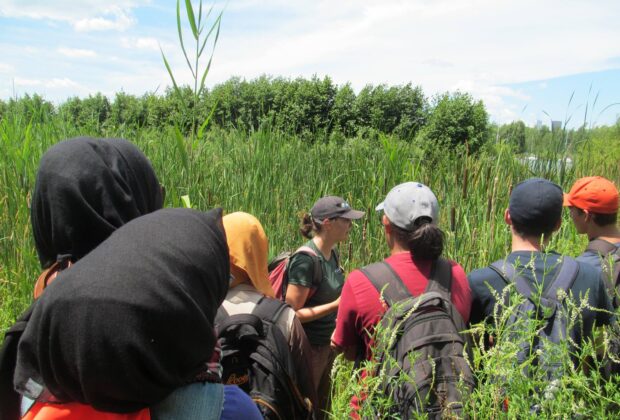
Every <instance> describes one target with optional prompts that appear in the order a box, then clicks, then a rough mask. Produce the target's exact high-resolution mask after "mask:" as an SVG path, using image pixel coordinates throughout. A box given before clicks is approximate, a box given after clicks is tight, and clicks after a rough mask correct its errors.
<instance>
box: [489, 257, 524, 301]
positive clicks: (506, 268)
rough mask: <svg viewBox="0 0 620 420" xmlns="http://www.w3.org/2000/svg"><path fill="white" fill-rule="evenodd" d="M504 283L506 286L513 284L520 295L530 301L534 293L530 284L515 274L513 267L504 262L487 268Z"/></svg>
mask: <svg viewBox="0 0 620 420" xmlns="http://www.w3.org/2000/svg"><path fill="white" fill-rule="evenodd" d="M489 268H491V269H492V270H493V271H495V272H496V273H497V274H499V276H500V277H501V278H502V280H504V281H505V282H506V284H510V283H514V284H515V287H516V289H517V292H519V294H520V295H522V296H523V297H525V298H526V299H530V298H531V297H532V294H533V293H534V291H533V290H532V286H530V283H529V282H528V281H527V280H526V279H525V278H524V277H523V276H521V275H520V274H517V273H516V271H515V267H514V266H513V265H512V264H510V263H509V262H508V261H506V260H499V261H495V262H494V263H493V264H491V265H490V266H489Z"/></svg>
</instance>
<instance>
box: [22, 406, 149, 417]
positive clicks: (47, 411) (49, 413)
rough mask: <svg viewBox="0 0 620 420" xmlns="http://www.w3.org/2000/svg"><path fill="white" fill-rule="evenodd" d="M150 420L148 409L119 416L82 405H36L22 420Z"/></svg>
mask: <svg viewBox="0 0 620 420" xmlns="http://www.w3.org/2000/svg"><path fill="white" fill-rule="evenodd" d="M61 419H63V420H65V419H66V420H86V419H88V420H150V419H151V412H150V411H149V409H148V408H145V409H143V410H140V411H137V412H135V413H128V414H118V413H107V412H103V411H97V410H95V409H94V408H93V407H91V406H90V405H85V404H80V403H67V404H52V403H41V402H37V403H35V404H34V405H33V406H32V408H31V409H30V410H28V412H27V413H26V415H25V416H24V417H22V420H61Z"/></svg>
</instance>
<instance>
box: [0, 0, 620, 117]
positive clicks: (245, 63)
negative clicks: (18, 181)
mask: <svg viewBox="0 0 620 420" xmlns="http://www.w3.org/2000/svg"><path fill="white" fill-rule="evenodd" d="M205 4H207V3H205ZM175 6H176V2H175V1H174V0H165V1H164V0H105V1H101V0H79V1H78V0H53V1H49V0H2V1H1V2H0V51H2V54H1V55H0V99H5V100H6V99H7V98H10V97H13V96H21V95H23V94H25V93H39V94H41V95H43V96H44V97H45V98H46V99H48V100H51V101H53V102H56V103H58V102H61V101H63V100H65V99H66V98H68V97H70V96H80V97H84V96H88V95H89V94H94V93H96V92H102V93H104V94H105V95H107V96H109V97H113V96H114V94H115V93H116V92H119V91H124V92H127V93H132V94H137V95H141V94H143V93H146V92H154V91H157V92H161V91H163V90H164V89H165V87H166V86H168V85H170V79H169V76H168V75H167V73H166V70H165V68H164V65H163V62H162V59H161V54H160V51H159V48H160V46H161V48H162V49H163V51H164V52H165V53H166V56H167V57H168V59H169V60H170V63H171V65H172V68H173V70H174V73H175V75H176V77H177V78H178V79H179V80H180V81H181V82H184V83H187V82H189V80H190V76H189V72H188V71H187V70H186V67H185V63H184V59H183V57H182V55H181V53H180V49H179V47H178V41H177V33H176V17H175ZM224 8H225V10H224V17H223V21H222V28H221V35H220V41H219V43H218V45H217V49H216V52H215V57H214V62H213V67H212V71H211V73H210V75H209V78H208V81H207V84H208V85H211V86H212V85H213V84H216V83H220V82H223V81H225V80H227V79H228V78H230V77H231V76H240V77H244V78H246V79H252V78H255V77H258V76H260V75H262V74H268V75H272V76H284V77H291V78H294V77H299V76H302V77H311V76H312V75H315V74H316V75H318V76H319V77H323V76H330V77H331V78H332V79H333V80H334V82H335V83H337V84H344V83H348V82H349V83H351V85H352V86H353V88H354V89H356V90H359V89H361V88H362V87H363V86H364V85H366V84H369V83H371V84H380V83H386V84H389V85H398V84H404V83H409V82H411V83H412V84H413V85H420V86H422V88H423V90H424V92H425V94H426V95H427V96H429V97H431V96H433V95H434V94H437V93H441V92H446V91H455V90H460V91H464V92H469V93H471V94H472V95H473V96H474V97H475V98H478V99H482V100H483V101H484V103H485V105H486V107H487V110H488V111H489V113H490V115H491V118H492V120H493V121H496V122H500V123H505V122H510V121H513V120H516V119H521V120H523V121H525V122H526V123H527V124H529V125H533V124H535V123H536V121H537V120H541V121H542V122H543V123H546V124H548V123H549V121H550V120H551V119H554V120H561V121H566V120H568V125H569V126H575V125H579V124H582V123H583V122H584V115H585V110H586V107H587V109H588V114H587V116H586V118H585V120H586V123H587V124H588V125H600V124H612V123H614V122H615V121H616V119H617V118H618V116H620V105H613V104H615V103H618V102H620V42H618V41H619V40H620V25H619V24H618V16H620V1H618V0H597V1H577V0H546V1H544V2H541V1H534V0H520V1H506V0H504V1H497V0H408V1H403V0H382V1H381V2H377V1H371V0H356V1H353V0H339V1H325V0H314V1H309V0H297V1H294V2H291V1H284V0H261V1H259V0H229V1H228V2H222V1H219V2H216V3H215V9H214V10H216V11H218V12H219V11H221V10H223V9H224ZM188 36H189V34H187V33H186V39H189V38H188ZM203 64H204V63H203ZM597 95H598V96H597ZM571 96H572V97H573V98H572V101H570V103H569V100H570V98H571ZM595 98H596V102H595ZM606 107H607V108H608V109H606V110H605V108H606ZM569 117H570V118H569Z"/></svg>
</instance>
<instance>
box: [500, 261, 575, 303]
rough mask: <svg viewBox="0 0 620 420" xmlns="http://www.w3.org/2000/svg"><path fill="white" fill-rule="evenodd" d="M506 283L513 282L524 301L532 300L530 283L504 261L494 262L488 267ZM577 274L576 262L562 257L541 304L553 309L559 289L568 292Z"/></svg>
mask: <svg viewBox="0 0 620 420" xmlns="http://www.w3.org/2000/svg"><path fill="white" fill-rule="evenodd" d="M489 267H490V268H491V269H493V270H494V271H495V272H496V273H498V274H499V275H500V277H501V278H502V279H503V280H504V281H505V282H506V283H507V284H510V283H511V282H514V284H515V287H516V289H517V292H519V294H520V295H522V296H523V297H525V298H526V299H529V300H531V301H533V300H532V295H533V294H534V293H535V292H534V289H533V288H532V286H531V285H530V282H529V281H528V280H527V279H526V278H525V277H523V276H522V275H521V274H517V273H516V271H515V268H514V266H513V265H512V264H510V263H509V262H508V261H506V260H500V261H496V262H494V263H493V264H491V265H490V266H489ZM578 272H579V264H578V263H577V261H575V260H574V259H572V258H570V257H566V256H564V257H563V261H562V263H561V265H560V267H559V268H558V270H557V271H556V273H555V276H554V278H553V280H551V283H550V284H549V285H548V286H547V290H545V291H544V292H543V294H542V296H541V297H540V300H541V303H542V304H543V305H544V306H546V307H554V305H552V304H551V303H552V302H556V303H557V302H558V298H557V293H558V290H559V289H562V290H564V291H565V292H568V289H570V288H571V287H572V285H573V283H574V282H575V278H576V277H577V273H578Z"/></svg>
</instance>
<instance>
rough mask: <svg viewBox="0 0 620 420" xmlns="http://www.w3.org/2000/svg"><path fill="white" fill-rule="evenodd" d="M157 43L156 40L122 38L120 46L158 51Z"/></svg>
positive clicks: (148, 38) (149, 38)
mask: <svg viewBox="0 0 620 420" xmlns="http://www.w3.org/2000/svg"><path fill="white" fill-rule="evenodd" d="M159 44H160V43H159V41H157V39H156V38H151V37H142V38H122V39H121V45H122V46H123V48H130V49H134V48H135V49H140V50H152V51H159Z"/></svg>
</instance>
